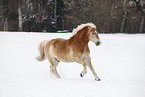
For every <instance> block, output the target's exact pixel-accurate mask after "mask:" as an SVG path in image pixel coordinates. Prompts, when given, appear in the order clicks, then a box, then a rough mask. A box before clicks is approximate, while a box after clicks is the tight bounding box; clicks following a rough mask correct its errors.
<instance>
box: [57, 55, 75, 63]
mask: <svg viewBox="0 0 145 97" xmlns="http://www.w3.org/2000/svg"><path fill="white" fill-rule="evenodd" d="M57 59H58V60H59V61H61V62H74V61H75V59H74V58H72V57H70V56H64V57H57Z"/></svg>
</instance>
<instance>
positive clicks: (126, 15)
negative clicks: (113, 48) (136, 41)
mask: <svg viewBox="0 0 145 97" xmlns="http://www.w3.org/2000/svg"><path fill="white" fill-rule="evenodd" d="M87 22H93V23H94V24H96V25H97V29H98V31H99V32H101V33H118V32H123V33H145V0H0V31H28V32H36V31H37V32H57V31H58V32H59V31H63V30H65V32H66V31H72V29H73V28H74V27H76V26H77V25H78V24H82V23H87Z"/></svg>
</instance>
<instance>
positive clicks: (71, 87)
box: [0, 32, 145, 97]
mask: <svg viewBox="0 0 145 97" xmlns="http://www.w3.org/2000/svg"><path fill="white" fill-rule="evenodd" d="M99 36H100V39H101V41H102V44H101V45H100V46H98V47H97V46H95V44H94V43H92V42H89V47H90V51H91V54H90V56H91V60H92V65H93V67H94V69H95V71H96V72H97V74H98V76H99V77H100V78H101V81H95V78H94V77H93V75H92V73H91V71H90V70H89V68H88V69H87V70H88V73H87V74H86V75H85V76H84V77H83V78H81V77H80V73H81V71H82V70H83V66H82V65H80V64H77V63H63V62H60V63H59V65H58V67H57V70H58V73H59V74H60V76H61V78H60V79H57V78H56V77H55V76H54V75H53V74H51V72H50V68H49V66H50V64H49V62H48V61H47V60H45V61H43V62H38V61H37V60H35V57H36V56H37V55H39V53H38V44H39V43H40V42H41V41H42V40H50V39H53V38H65V39H68V38H69V37H71V33H57V34H56V33H26V32H21V33H16V32H15V33H12V32H11V33H10V32H0V97H145V34H133V35H132V34H100V35H99Z"/></svg>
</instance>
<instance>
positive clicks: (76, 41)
mask: <svg viewBox="0 0 145 97" xmlns="http://www.w3.org/2000/svg"><path fill="white" fill-rule="evenodd" d="M88 42H89V39H88V36H87V33H85V32H79V33H77V34H76V35H74V36H72V37H71V38H70V39H69V44H70V45H71V46H72V47H73V48H75V49H76V50H75V51H79V52H82V53H83V52H84V51H85V50H87V51H89V50H88Z"/></svg>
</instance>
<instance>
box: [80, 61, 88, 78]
mask: <svg viewBox="0 0 145 97" xmlns="http://www.w3.org/2000/svg"><path fill="white" fill-rule="evenodd" d="M86 73H87V68H86V64H83V71H82V72H81V74H80V76H81V77H83V76H84V75H85V74H86Z"/></svg>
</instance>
